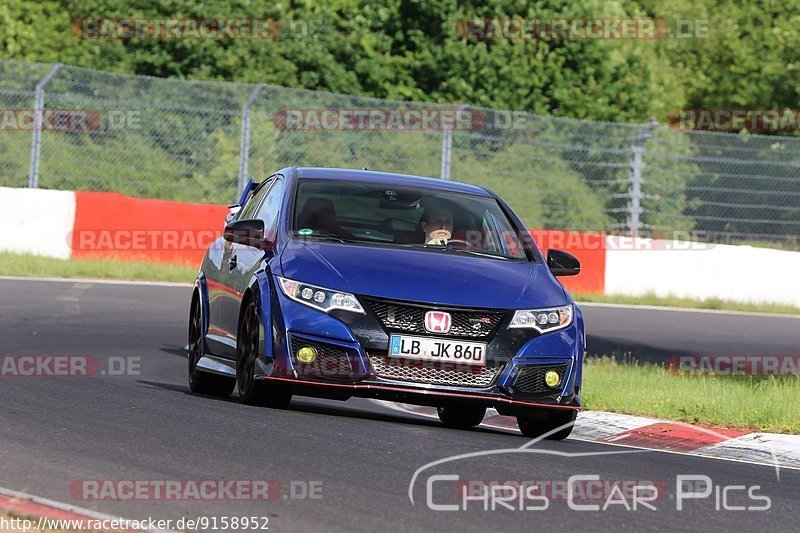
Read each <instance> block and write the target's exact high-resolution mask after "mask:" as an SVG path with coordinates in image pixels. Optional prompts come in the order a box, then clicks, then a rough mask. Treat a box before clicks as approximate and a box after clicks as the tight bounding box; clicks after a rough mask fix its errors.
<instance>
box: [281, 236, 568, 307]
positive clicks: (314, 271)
mask: <svg viewBox="0 0 800 533" xmlns="http://www.w3.org/2000/svg"><path fill="white" fill-rule="evenodd" d="M281 268H282V270H283V275H284V276H285V277H287V278H291V279H295V280H298V281H304V282H306V283H311V284H315V285H321V286H323V287H327V288H331V289H336V290H340V291H346V292H352V293H355V294H362V295H365V296H375V297H381V298H388V299H395V300H405V301H412V302H424V303H430V304H436V305H453V306H463V307H485V308H496V309H531V308H536V307H552V306H557V305H563V304H565V303H566V296H565V293H564V290H563V288H562V287H561V285H560V284H559V283H558V282H557V281H555V280H554V278H553V277H552V276H551V275H550V273H549V271H548V270H547V267H546V266H545V265H542V264H541V263H529V262H518V261H502V260H497V259H489V258H483V257H478V256H474V255H467V254H457V253H452V252H440V251H423V250H410V249H407V248H390V247H381V246H359V245H348V244H340V243H325V242H306V243H301V242H298V241H290V242H289V243H288V244H287V246H286V247H285V248H284V249H283V251H282V253H281Z"/></svg>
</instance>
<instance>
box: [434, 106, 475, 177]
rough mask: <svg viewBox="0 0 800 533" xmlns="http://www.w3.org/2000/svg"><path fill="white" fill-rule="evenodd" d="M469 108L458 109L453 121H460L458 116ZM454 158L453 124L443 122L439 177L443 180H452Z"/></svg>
mask: <svg viewBox="0 0 800 533" xmlns="http://www.w3.org/2000/svg"><path fill="white" fill-rule="evenodd" d="M468 107H469V106H468V105H467V104H461V105H460V106H458V107H457V108H456V112H455V114H454V115H453V121H454V122H455V121H457V120H458V114H459V113H460V112H461V111H463V110H465V109H467V108H468ZM452 156H453V124H450V123H449V122H448V123H446V124H445V123H444V121H442V170H441V173H440V175H439V177H440V178H441V179H443V180H449V179H450V163H451V160H452Z"/></svg>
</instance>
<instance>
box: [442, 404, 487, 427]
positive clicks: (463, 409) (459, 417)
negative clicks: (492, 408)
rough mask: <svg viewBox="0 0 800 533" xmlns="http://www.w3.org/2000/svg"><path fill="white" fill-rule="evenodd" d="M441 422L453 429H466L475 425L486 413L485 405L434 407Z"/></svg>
mask: <svg viewBox="0 0 800 533" xmlns="http://www.w3.org/2000/svg"><path fill="white" fill-rule="evenodd" d="M436 412H437V413H438V414H439V420H441V421H442V424H444V425H445V426H447V427H449V428H454V429H468V428H472V427H475V426H477V425H478V424H480V423H481V422H482V421H483V417H484V415H486V407H483V406H475V405H458V406H449V407H439V408H437V409H436Z"/></svg>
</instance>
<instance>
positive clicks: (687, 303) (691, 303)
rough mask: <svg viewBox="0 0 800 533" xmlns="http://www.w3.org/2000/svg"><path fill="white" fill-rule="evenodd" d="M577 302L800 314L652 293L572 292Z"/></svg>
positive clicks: (773, 306)
mask: <svg viewBox="0 0 800 533" xmlns="http://www.w3.org/2000/svg"><path fill="white" fill-rule="evenodd" d="M572 297H573V298H574V299H575V301H578V302H596V303H609V304H630V305H654V306H657V307H684V308H687V309H718V310H720V311H747V312H750V313H774V314H780V315H800V307H795V306H793V305H784V304H771V303H763V304H748V303H742V302H731V301H728V300H716V299H712V300H692V299H691V298H678V297H676V296H666V297H664V296H656V295H655V294H653V293H648V294H644V295H641V296H624V295H621V294H619V295H605V294H579V293H572Z"/></svg>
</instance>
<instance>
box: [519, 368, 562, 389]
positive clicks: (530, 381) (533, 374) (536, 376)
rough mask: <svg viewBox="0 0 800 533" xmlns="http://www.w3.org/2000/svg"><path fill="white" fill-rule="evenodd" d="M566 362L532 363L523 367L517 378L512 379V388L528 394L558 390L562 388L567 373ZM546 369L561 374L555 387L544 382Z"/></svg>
mask: <svg viewBox="0 0 800 533" xmlns="http://www.w3.org/2000/svg"><path fill="white" fill-rule="evenodd" d="M568 368H569V365H568V364H563V365H532V366H526V367H523V368H522V369H521V370H520V371H519V374H517V379H516V380H514V390H515V391H519V392H526V393H529V394H538V393H543V392H558V391H560V390H561V389H563V388H564V378H565V377H566V375H567V369H568ZM548 370H555V371H556V372H558V375H559V376H561V380H560V381H559V383H558V385H557V386H556V387H555V388H550V387H548V386H547V384H546V383H545V382H544V375H545V373H546V372H547V371H548Z"/></svg>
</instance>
